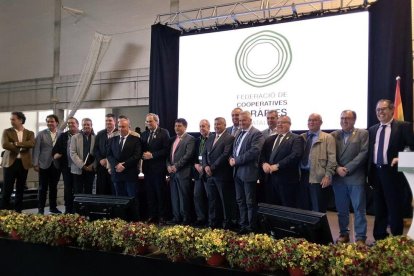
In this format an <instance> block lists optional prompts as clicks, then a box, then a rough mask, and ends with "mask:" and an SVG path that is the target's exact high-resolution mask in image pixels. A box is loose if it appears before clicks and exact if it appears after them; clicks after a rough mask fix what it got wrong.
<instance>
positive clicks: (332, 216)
mask: <svg viewBox="0 0 414 276" xmlns="http://www.w3.org/2000/svg"><path fill="white" fill-rule="evenodd" d="M58 209H59V210H61V211H62V212H63V211H64V210H65V207H64V206H63V205H61V206H58ZM23 212H24V213H30V214H36V213H37V208H36V209H26V210H23ZM45 214H49V207H46V208H45ZM336 214H337V213H336V212H331V211H328V212H327V215H328V221H329V227H330V229H331V233H332V239H333V240H334V241H336V239H337V238H338V236H339V227H338V218H337V215H336ZM367 222H368V229H367V244H371V243H372V242H373V241H374V237H373V235H372V230H373V228H374V216H370V215H367ZM409 228H410V225H404V235H406V234H407V232H408V229H409ZM350 229H351V233H350V239H351V241H354V240H355V237H354V231H353V214H351V222H350Z"/></svg>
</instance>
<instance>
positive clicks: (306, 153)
mask: <svg viewBox="0 0 414 276" xmlns="http://www.w3.org/2000/svg"><path fill="white" fill-rule="evenodd" d="M313 136H315V134H313V133H310V134H309V135H308V139H306V146H305V151H304V152H303V157H302V162H301V163H302V166H303V167H306V166H308V163H309V153H310V149H311V147H312V140H313Z"/></svg>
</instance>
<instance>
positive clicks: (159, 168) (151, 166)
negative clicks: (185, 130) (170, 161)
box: [141, 127, 170, 174]
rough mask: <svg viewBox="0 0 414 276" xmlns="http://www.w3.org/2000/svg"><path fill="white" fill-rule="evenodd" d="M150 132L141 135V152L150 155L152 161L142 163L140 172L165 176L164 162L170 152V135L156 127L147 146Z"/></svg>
mask: <svg viewBox="0 0 414 276" xmlns="http://www.w3.org/2000/svg"><path fill="white" fill-rule="evenodd" d="M149 135H150V131H149V130H146V131H145V132H143V133H142V134H141V145H142V152H146V151H149V152H151V153H152V159H149V160H143V161H142V171H143V173H144V174H147V173H162V174H167V168H166V167H165V162H166V160H167V157H168V154H169V152H170V134H169V133H168V131H167V130H166V129H163V128H160V127H157V129H156V130H155V132H154V135H153V138H152V140H151V142H150V143H149V144H148V137H149Z"/></svg>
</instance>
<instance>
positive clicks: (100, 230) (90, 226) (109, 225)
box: [77, 219, 126, 251]
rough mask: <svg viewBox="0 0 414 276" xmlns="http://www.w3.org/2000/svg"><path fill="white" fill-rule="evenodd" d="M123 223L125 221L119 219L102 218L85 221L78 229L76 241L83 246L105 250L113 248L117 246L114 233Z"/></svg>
mask: <svg viewBox="0 0 414 276" xmlns="http://www.w3.org/2000/svg"><path fill="white" fill-rule="evenodd" d="M125 224H126V222H125V221H123V220H121V219H111V220H105V219H103V220H96V221H93V222H90V223H85V224H84V225H82V227H80V229H79V230H80V232H79V235H78V238H77V242H78V244H79V245H80V246H81V247H83V248H95V249H99V250H105V251H111V250H114V249H115V248H116V247H117V245H116V241H115V239H114V235H115V233H116V232H119V231H120V229H121V228H122V227H124V225H125Z"/></svg>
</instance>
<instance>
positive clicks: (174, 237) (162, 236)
mask: <svg viewBox="0 0 414 276" xmlns="http://www.w3.org/2000/svg"><path fill="white" fill-rule="evenodd" d="M204 231H205V230H202V229H197V228H193V227H190V226H185V225H175V226H172V227H164V228H162V229H161V230H160V231H159V233H158V237H157V239H156V245H157V247H158V248H159V249H160V250H161V251H163V252H165V253H166V255H167V258H168V259H170V260H171V261H173V262H176V261H182V260H185V259H188V258H193V257H195V256H196V255H197V254H196V248H195V239H196V237H200V236H201V235H202V233H203V232H204Z"/></svg>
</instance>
